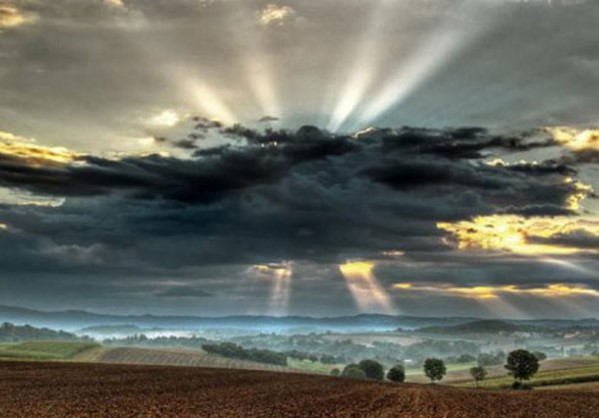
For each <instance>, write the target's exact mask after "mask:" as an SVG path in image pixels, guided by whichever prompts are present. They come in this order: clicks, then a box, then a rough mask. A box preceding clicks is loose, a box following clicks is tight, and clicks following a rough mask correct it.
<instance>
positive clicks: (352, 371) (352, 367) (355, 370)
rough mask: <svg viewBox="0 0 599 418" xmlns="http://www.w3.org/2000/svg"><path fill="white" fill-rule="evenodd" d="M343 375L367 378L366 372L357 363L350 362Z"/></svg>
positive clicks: (351, 377) (352, 377) (353, 377)
mask: <svg viewBox="0 0 599 418" xmlns="http://www.w3.org/2000/svg"><path fill="white" fill-rule="evenodd" d="M341 376H343V377H349V378H350V379H366V378H367V377H366V373H364V370H362V368H361V367H360V366H358V365H357V364H348V365H347V366H345V368H344V369H343V371H342V372H341Z"/></svg>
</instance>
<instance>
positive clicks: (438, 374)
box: [424, 358, 447, 383]
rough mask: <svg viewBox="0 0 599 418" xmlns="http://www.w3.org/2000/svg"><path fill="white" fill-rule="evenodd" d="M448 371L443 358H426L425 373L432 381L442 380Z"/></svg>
mask: <svg viewBox="0 0 599 418" xmlns="http://www.w3.org/2000/svg"><path fill="white" fill-rule="evenodd" d="M446 373H447V368H446V367H445V363H443V360H440V359H438V358H427V359H426V360H424V374H425V375H426V377H428V378H429V379H430V380H431V383H435V381H441V380H442V379H443V376H445V374H446Z"/></svg>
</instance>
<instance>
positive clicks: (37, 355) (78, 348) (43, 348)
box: [0, 341, 99, 360]
mask: <svg viewBox="0 0 599 418" xmlns="http://www.w3.org/2000/svg"><path fill="white" fill-rule="evenodd" d="M96 347H99V345H98V344H96V343H88V342H70V341H68V342H67V341H30V342H25V343H20V344H11V345H2V346H0V359H23V360H65V359H70V358H72V357H74V356H75V355H77V354H79V353H82V352H84V351H87V350H91V349H94V348H96Z"/></svg>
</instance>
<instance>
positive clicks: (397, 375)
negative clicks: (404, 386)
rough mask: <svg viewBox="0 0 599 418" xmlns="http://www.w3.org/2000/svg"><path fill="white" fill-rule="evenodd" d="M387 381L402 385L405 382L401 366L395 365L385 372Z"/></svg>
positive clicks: (404, 372) (403, 370) (404, 374)
mask: <svg viewBox="0 0 599 418" xmlns="http://www.w3.org/2000/svg"><path fill="white" fill-rule="evenodd" d="M387 379H388V380H390V381H392V382H398V383H402V382H403V381H405V380H406V371H405V369H404V367H403V366H402V365H396V366H393V367H391V368H390V369H389V371H388V372H387Z"/></svg>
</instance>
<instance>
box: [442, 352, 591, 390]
mask: <svg viewBox="0 0 599 418" xmlns="http://www.w3.org/2000/svg"><path fill="white" fill-rule="evenodd" d="M597 381H599V357H585V358H573V359H557V360H548V361H545V362H543V363H541V369H540V371H539V372H538V373H537V374H536V375H535V376H534V377H533V378H532V379H531V380H530V381H529V382H528V383H529V384H530V385H532V386H550V385H565V384H577V383H589V382H597ZM512 382H513V379H512V378H511V377H510V376H507V375H506V372H505V370H503V371H502V375H500V376H498V375H491V374H490V377H489V378H487V379H486V380H485V381H484V382H483V384H482V386H483V387H486V388H501V387H507V386H509V385H510V384H511V383H512ZM453 383H454V384H455V385H456V386H465V387H467V386H473V383H472V379H471V378H470V381H469V382H466V381H459V380H458V381H454V382H453Z"/></svg>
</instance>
